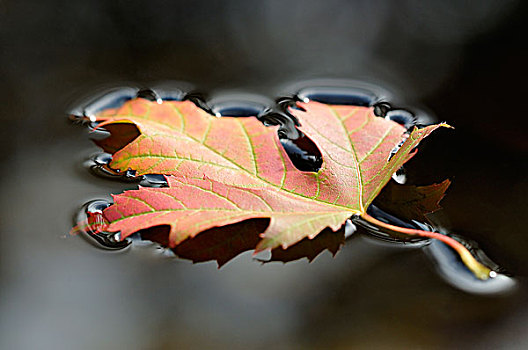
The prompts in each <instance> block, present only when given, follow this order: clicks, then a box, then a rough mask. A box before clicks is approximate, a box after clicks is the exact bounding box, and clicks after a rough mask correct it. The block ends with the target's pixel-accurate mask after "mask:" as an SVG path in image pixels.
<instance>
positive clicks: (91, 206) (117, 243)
mask: <svg viewBox="0 0 528 350" xmlns="http://www.w3.org/2000/svg"><path fill="white" fill-rule="evenodd" d="M109 206H110V202H109V201H107V200H103V199H98V200H92V201H90V202H87V203H86V204H84V205H83V206H82V207H81V209H80V210H79V212H78V213H77V215H76V217H75V222H74V224H76V225H77V227H78V232H79V233H80V235H81V237H83V239H85V240H87V241H88V242H90V243H91V244H93V245H95V246H96V247H98V248H102V249H108V250H122V249H124V248H126V247H128V246H129V245H130V243H131V241H130V240H121V236H120V235H119V233H109V232H104V231H100V230H101V229H102V228H103V227H104V226H105V224H106V220H105V219H104V217H103V210H105V209H106V208H108V207H109ZM97 231H100V232H97Z"/></svg>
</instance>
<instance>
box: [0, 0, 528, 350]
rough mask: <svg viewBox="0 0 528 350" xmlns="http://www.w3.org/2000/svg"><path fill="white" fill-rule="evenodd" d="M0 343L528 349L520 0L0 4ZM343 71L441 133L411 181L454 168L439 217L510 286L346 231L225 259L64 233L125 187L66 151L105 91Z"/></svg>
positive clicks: (247, 84) (262, 89)
mask: <svg viewBox="0 0 528 350" xmlns="http://www.w3.org/2000/svg"><path fill="white" fill-rule="evenodd" d="M0 13H1V47H2V50H1V53H0V72H1V77H2V85H1V90H2V93H1V95H2V104H1V105H0V109H1V112H0V118H1V122H2V124H1V128H0V136H1V139H0V146H1V148H2V152H0V161H1V162H2V169H3V175H2V182H1V187H0V191H1V193H2V196H1V202H0V212H1V214H0V217H1V220H0V230H1V232H0V244H1V245H0V287H1V291H0V293H1V294H0V296H1V299H0V318H1V325H0V348H3V349H36V348H38V349H72V348H74V349H94V348H95V349H100V348H113V349H115V348H127V349H186V348H189V349H203V348H227V349H236V348H244V349H246V348H255V349H264V348H269V347H274V348H279V349H283V348H284V349H305V348H308V349H310V348H314V349H315V348H343V349H347V348H391V349H394V348H424V349H429V348H431V349H435V348H452V347H457V348H458V347H464V348H470V349H472V348H474V349H492V348H493V349H497V348H503V349H520V348H528V335H527V334H526V324H527V323H528V297H527V295H528V294H527V293H526V282H525V279H524V278H525V276H526V275H527V274H528V255H527V254H526V249H528V235H527V234H526V233H527V229H526V227H527V224H528V222H527V219H526V216H527V212H526V208H527V205H526V198H527V195H528V191H527V189H528V182H527V178H526V171H527V170H528V169H527V166H526V164H527V152H528V142H527V138H526V136H525V127H526V112H525V111H524V107H523V106H524V103H525V99H526V96H527V95H526V93H527V89H526V79H527V77H528V74H527V71H528V69H527V64H526V62H528V50H527V40H526V37H525V35H524V33H526V29H527V26H528V18H527V5H526V3H525V2H521V1H490V0H484V1H479V2H469V1H460V2H446V1H418V0H405V1H384V2H376V1H366V0H360V1H343V0H335V1H333V0H327V1H285V0H282V1H148V2H145V1H103V0H92V1H74V0H70V1H52V0H50V1H9V0H4V1H2V2H0ZM319 78H323V79H345V80H346V79H354V80H360V81H365V82H369V83H373V84H377V85H379V86H382V87H384V88H386V89H387V90H389V91H390V92H391V94H392V96H393V97H392V99H391V101H392V102H393V103H394V104H395V105H398V106H407V107H409V108H411V109H412V108H415V110H417V111H420V110H423V111H426V112H427V113H428V114H429V115H431V116H433V118H435V119H436V120H438V121H448V122H449V123H450V124H452V125H454V126H455V127H456V129H455V130H441V131H439V132H437V133H436V135H434V136H431V137H430V138H428V139H427V140H426V142H425V143H424V146H423V147H421V150H420V153H419V155H418V156H416V157H415V158H414V159H413V160H412V161H411V163H410V164H409V165H408V166H407V172H408V178H409V181H410V182H412V183H417V184H426V183H430V182H435V181H436V182H437V181H440V180H443V179H444V178H450V179H452V180H453V185H452V186H451V188H450V190H449V192H448V195H447V197H446V198H445V199H444V201H443V206H444V208H445V209H444V211H443V212H442V213H441V214H440V215H439V218H440V220H441V222H442V225H443V226H445V227H447V228H448V229H450V230H451V231H452V232H457V233H460V234H463V235H464V236H466V237H468V238H470V239H473V240H475V241H477V242H478V243H479V244H480V246H481V248H483V249H484V251H485V252H486V253H487V254H488V255H489V256H490V257H491V258H492V259H493V260H495V261H496V262H497V263H499V264H500V265H501V266H503V267H504V268H506V269H507V270H509V271H510V272H511V273H513V274H514V275H515V276H516V278H517V280H518V281H519V288H518V290H517V291H516V292H513V293H510V294H507V295H502V296H477V295H472V294H469V293H466V292H463V291H460V290H458V289H456V288H453V287H451V286H449V285H448V284H446V283H445V282H444V281H443V280H442V279H441V278H440V277H439V276H438V275H437V274H435V272H434V267H433V265H432V264H431V263H430V262H429V260H428V259H427V258H426V257H425V256H424V254H423V252H422V251H420V250H413V249H410V250H409V249H401V248H398V247H391V246H386V245H379V244H376V243H373V242H372V241H370V240H366V239H362V238H358V239H353V240H352V241H350V242H349V243H348V244H347V245H346V246H345V247H344V248H343V249H342V251H341V252H339V253H338V255H337V256H336V258H332V257H330V256H329V255H327V254H323V255H322V256H320V257H318V258H317V259H316V260H315V261H314V262H313V263H312V264H308V263H307V262H306V261H300V262H294V263H290V264H287V265H282V264H268V265H264V266H261V265H260V264H258V263H256V262H253V261H251V255H250V254H244V255H242V256H240V257H239V258H237V259H235V260H234V261H233V262H231V263H229V264H228V265H226V266H225V267H224V268H222V269H221V270H218V269H217V268H216V265H215V264H213V263H206V264H199V265H191V264H189V263H186V262H181V261H176V260H173V259H170V258H167V257H164V256H163V254H161V252H160V251H156V250H155V249H153V248H149V247H146V246H145V247H133V248H132V249H129V250H128V251H127V252H124V253H117V254H111V253H109V252H105V251H101V250H98V249H96V248H93V247H91V246H90V245H88V244H87V243H86V242H84V241H83V240H81V239H80V238H79V237H70V236H68V231H69V228H70V227H71V222H72V215H73V214H74V213H75V211H76V209H77V208H78V207H79V206H80V205H81V204H82V203H84V202H85V201H86V200H89V199H93V198H105V197H108V194H109V193H116V192H119V191H122V190H123V189H125V188H132V187H133V186H132V187H131V185H127V184H121V183H116V182H111V181H108V180H103V179H98V178H95V177H93V176H91V175H90V174H88V171H87V170H86V169H83V168H82V166H81V164H82V161H83V160H84V159H86V158H87V157H88V156H89V155H90V154H91V153H93V152H96V151H97V149H96V148H95V147H94V146H93V145H91V143H90V142H89V141H88V137H87V132H86V131H85V130H84V129H82V128H81V127H79V126H74V125H71V124H70V123H68V122H67V119H66V114H65V112H66V111H67V110H68V108H70V107H71V106H72V105H74V104H75V103H76V101H78V100H79V99H82V98H85V97H86V96H89V95H90V94H93V93H95V92H97V91H101V90H103V89H105V88H108V87H113V86H118V85H127V84H134V85H139V86H149V85H150V84H153V83H155V82H159V81H187V82H190V83H192V84H193V85H194V86H195V87H196V89H197V90H199V91H203V92H207V93H215V92H222V91H232V90H238V91H244V92H250V93H255V94H261V95H264V96H267V97H270V98H275V97H278V96H279V95H280V94H284V93H290V94H291V93H294V92H295V91H291V90H289V89H290V88H289V86H292V84H296V83H299V82H302V81H306V80H310V79H319Z"/></svg>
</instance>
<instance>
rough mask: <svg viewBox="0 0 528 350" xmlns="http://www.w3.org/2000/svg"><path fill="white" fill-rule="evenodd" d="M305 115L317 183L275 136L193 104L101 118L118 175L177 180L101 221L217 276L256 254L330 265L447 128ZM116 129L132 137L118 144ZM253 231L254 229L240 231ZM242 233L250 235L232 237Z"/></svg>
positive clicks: (137, 195) (132, 105) (346, 109)
mask: <svg viewBox="0 0 528 350" xmlns="http://www.w3.org/2000/svg"><path fill="white" fill-rule="evenodd" d="M298 107H299V109H291V110H290V112H291V113H292V114H293V115H294V116H295V117H296V118H297V119H298V121H299V122H300V125H301V126H300V128H299V129H300V131H301V132H302V133H303V134H304V135H305V136H304V137H307V138H309V139H311V140H312V142H313V143H314V144H315V146H316V147H317V148H318V149H319V150H320V153H321V156H322V159H323V163H322V165H321V168H320V169H319V171H317V172H309V171H300V170H298V169H296V168H295V166H294V165H293V164H292V162H291V161H290V159H289V157H288V155H287V153H286V152H285V150H284V149H283V148H282V146H281V143H280V140H279V138H278V135H277V128H278V127H277V126H274V127H265V126H264V125H262V123H261V122H260V121H258V120H257V119H256V118H232V117H222V118H216V117H214V116H211V115H209V114H207V113H206V112H204V111H203V110H201V109H200V108H198V107H196V106H195V105H194V104H193V103H192V102H189V101H183V102H179V101H166V102H163V103H161V104H159V103H156V102H151V101H148V100H145V99H141V98H138V99H134V100H131V101H128V102H127V103H125V104H124V105H123V106H122V107H121V108H118V109H114V110H107V111H104V112H103V113H101V114H100V115H98V116H97V117H96V121H98V122H101V124H100V125H99V126H100V127H104V128H106V129H107V130H109V131H110V132H111V136H110V137H109V138H108V139H105V140H103V141H99V142H98V143H99V145H100V146H101V147H103V148H104V149H105V150H106V151H107V152H110V153H113V156H112V161H111V162H110V164H109V166H110V167H111V168H113V169H117V170H120V171H126V170H128V169H133V170H135V171H136V174H137V175H142V174H164V175H172V176H167V182H168V187H167V188H142V187H140V188H139V189H138V190H131V191H125V192H124V193H122V194H119V195H116V196H114V204H113V205H111V206H110V207H109V208H107V209H106V210H105V211H104V217H105V219H106V220H107V222H108V225H107V226H106V227H105V230H106V231H109V232H118V231H120V232H121V237H122V238H126V237H128V236H130V235H131V234H133V233H135V232H137V231H141V230H147V231H148V230H149V229H152V230H156V229H153V228H156V227H158V229H157V230H158V231H159V230H160V229H159V227H164V230H165V231H164V232H165V233H164V234H165V236H166V237H165V238H162V236H163V235H160V234H159V232H158V234H157V235H152V237H154V236H155V237H156V239H155V240H156V241H158V242H161V241H163V242H164V244H166V245H167V246H168V247H170V248H173V250H174V251H175V252H176V253H177V254H179V255H181V256H185V257H189V258H191V259H193V260H194V261H205V260H210V259H215V260H217V261H218V262H219V264H222V263H225V262H226V261H228V260H229V259H230V258H232V257H233V256H235V255H236V254H238V253H239V252H241V251H244V250H248V249H253V248H255V249H256V251H257V252H258V251H262V250H267V249H272V250H273V254H272V257H273V258H274V259H276V260H282V261H289V260H291V259H294V258H296V257H301V256H306V257H308V258H309V259H313V258H314V257H315V256H316V255H317V254H318V253H319V252H320V251H322V250H323V249H321V248H322V247H324V248H328V249H329V250H331V251H332V252H334V253H335V251H337V249H338V248H339V245H340V244H341V243H342V237H341V236H340V235H339V234H338V233H335V232H337V231H338V230H339V229H340V228H341V226H342V225H343V223H344V222H345V220H347V219H348V218H350V217H351V216H353V215H361V216H362V217H365V218H368V215H367V214H366V208H367V207H368V206H369V205H370V204H371V203H372V201H373V200H374V198H375V197H376V196H377V195H378V194H379V193H380V191H381V189H382V188H383V187H384V186H385V185H386V184H387V182H388V181H389V180H390V179H391V176H392V174H393V173H394V172H395V171H396V170H397V169H398V168H400V167H401V166H402V164H404V163H405V162H406V161H407V160H408V159H409V158H410V157H412V156H413V154H414V152H415V151H414V150H415V148H416V146H417V145H418V144H419V143H420V141H421V140H422V139H423V138H425V137H426V136H428V135H429V134H430V133H431V132H432V131H434V130H435V129H437V128H438V127H441V126H447V125H446V124H438V125H432V126H427V127H424V128H421V129H419V128H416V127H415V128H414V129H413V130H412V131H411V132H410V133H406V130H405V129H404V128H403V127H402V126H401V125H399V124H397V123H395V122H393V121H390V120H387V119H384V118H379V117H377V116H375V114H374V112H373V108H367V107H355V106H331V105H325V104H321V103H317V102H308V103H299V104H298ZM120 127H122V128H125V130H126V133H125V134H120V133H119V132H117V131H118V129H119V128H120ZM395 149H397V150H396V151H394V150H395ZM259 219H260V220H259ZM261 219H267V221H266V222H268V221H269V224H266V225H263V224H262V222H263V221H262V220H261ZM248 220H250V221H251V220H257V221H258V224H255V223H253V224H251V225H249V226H248V225H244V224H240V223H243V222H246V221H248ZM237 224H239V226H240V227H242V226H244V227H243V230H240V229H239V228H240V227H238V228H237V229H234V230H232V231H229V230H226V229H225V227H227V228H229V227H231V229H233V227H234V226H233V225H237ZM245 226H248V227H251V228H248V227H245ZM264 226H266V227H264ZM323 230H325V231H324V234H321V236H320V238H319V240H317V241H316V237H317V236H318V234H319V233H320V232H321V231H323ZM202 232H203V233H202ZM200 233H202V235H203V236H202V237H201V238H200V236H199V235H198V234H200ZM329 234H330V235H335V236H334V238H337V240H334V239H330V240H329V239H328V237H332V236H328V235H329ZM229 242H231V243H229ZM290 247H291V248H290ZM288 248H290V249H291V250H290V249H288ZM289 250H290V252H289V254H287V255H284V254H283V253H284V252H288V251H289ZM199 252H201V253H199ZM281 254H282V255H281Z"/></svg>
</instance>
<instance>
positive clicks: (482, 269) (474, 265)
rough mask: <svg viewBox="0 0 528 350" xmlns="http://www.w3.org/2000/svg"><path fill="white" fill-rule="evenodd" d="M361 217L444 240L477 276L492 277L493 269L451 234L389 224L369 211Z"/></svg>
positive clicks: (402, 231) (394, 230)
mask: <svg viewBox="0 0 528 350" xmlns="http://www.w3.org/2000/svg"><path fill="white" fill-rule="evenodd" d="M361 218H362V219H364V220H365V221H367V222H369V223H371V224H373V225H376V226H378V227H382V228H385V229H387V230H390V231H393V232H397V233H403V234H406V235H410V236H420V237H427V238H432V239H437V240H439V241H441V242H444V243H445V244H447V245H448V246H450V247H451V248H453V249H454V250H455V251H456V252H457V253H458V255H459V256H460V258H461V259H462V262H463V263H464V264H465V265H466V267H467V268H468V269H469V270H470V271H471V272H472V273H473V274H474V275H475V276H476V277H477V278H479V279H481V280H487V279H488V278H489V277H490V273H491V272H492V271H491V270H490V269H489V268H488V267H486V266H484V265H483V264H481V263H480V262H478V261H477V259H475V257H474V256H473V255H472V254H471V253H470V252H469V250H468V249H467V248H466V247H464V245H463V244H461V243H460V242H458V241H457V240H455V239H453V238H451V237H449V236H446V235H443V234H441V233H438V232H430V231H423V230H417V229H411V228H405V227H399V226H395V225H391V224H387V223H385V222H383V221H380V220H378V219H376V218H374V217H372V216H370V215H368V214H367V213H362V214H361Z"/></svg>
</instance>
